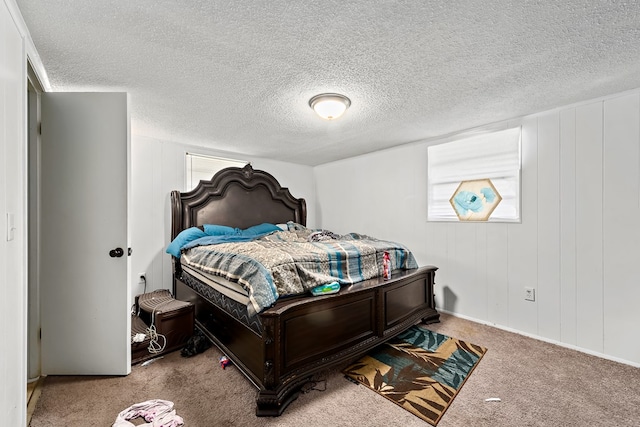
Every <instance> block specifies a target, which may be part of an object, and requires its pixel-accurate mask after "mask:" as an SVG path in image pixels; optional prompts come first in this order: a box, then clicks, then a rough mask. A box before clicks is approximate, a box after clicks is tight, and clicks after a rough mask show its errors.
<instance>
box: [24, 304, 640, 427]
mask: <svg viewBox="0 0 640 427" xmlns="http://www.w3.org/2000/svg"><path fill="white" fill-rule="evenodd" d="M428 328H429V329H431V330H433V331H435V332H439V333H441V334H445V335H448V336H451V337H455V338H458V339H461V340H465V341H469V342H472V343H474V344H477V345H480V346H483V347H486V348H488V349H489V351H488V352H487V353H486V354H485V356H484V357H483V358H482V361H481V362H480V363H479V364H478V366H477V367H476V369H475V370H474V371H473V374H472V375H471V376H470V377H469V378H468V379H467V381H466V383H465V385H464V387H462V389H461V390H460V392H459V393H458V395H457V396H456V398H455V400H454V401H453V403H452V404H451V406H450V407H449V409H448V410H447V412H446V413H445V414H444V416H443V417H442V419H441V420H440V422H439V423H438V427H453V426H456V427H458V426H474V427H478V426H492V427H496V426H590V427H593V426H607V427H610V426H617V427H620V426H637V425H638V420H640V369H638V368H635V367H631V366H628V365H623V364H619V363H616V362H612V361H609V360H604V359H600V358H597V357H594V356H589V355H587V354H584V353H580V352H577V351H573V350H569V349H566V348H562V347H558V346H555V345H552V344H548V343H544V342H541V341H537V340H534V339H531V338H526V337H523V336H521V335H517V334H513V333H509V332H506V331H503V330H500V329H496V328H492V327H489V326H485V325H480V324H477V323H474V322H470V321H467V320H463V319H459V318H456V317H452V316H448V315H442V322H441V323H439V324H432V325H429V326H428ZM220 356H221V353H220V352H219V350H218V349H216V348H215V347H214V348H211V349H209V350H207V351H206V352H204V353H202V354H199V355H197V356H195V357H192V358H186V359H185V358H182V357H180V354H179V352H174V353H171V354H169V355H167V356H165V357H164V358H163V359H160V360H157V361H156V362H154V363H152V364H149V365H147V366H144V367H143V366H140V365H136V366H134V367H133V370H132V373H131V374H130V375H129V376H127V377H48V378H46V380H45V381H44V387H43V389H42V393H41V396H40V399H39V400H38V403H37V405H36V409H35V412H34V414H33V417H32V420H31V424H30V426H31V427H44V426H46V427H75V426H110V425H111V424H112V423H113V422H114V421H115V419H116V416H117V415H118V413H119V412H120V411H121V410H123V409H125V408H126V407H128V406H130V405H132V404H134V403H138V402H142V401H145V400H149V399H165V400H170V401H172V402H174V403H175V409H176V411H177V414H178V415H180V416H181V417H183V418H184V420H185V425H186V426H192V427H210V426H238V427H240V426H279V427H294V426H295V427H297V426H301V425H303V426H306V427H313V426H328V425H331V426H356V425H357V426H398V427H413V426H421V427H424V426H427V425H428V424H426V423H425V422H424V421H422V420H420V419H419V418H417V417H416V416H415V415H413V414H411V413H409V412H407V411H405V410H404V409H402V408H400V407H399V406H397V405H395V404H393V403H392V402H389V401H388V400H387V399H385V398H384V397H382V396H380V395H378V394H376V393H373V392H371V390H368V389H367V388H365V386H363V385H358V384H354V383H352V382H350V381H348V380H346V379H345V378H344V376H343V374H342V373H341V372H340V370H341V369H343V368H344V367H345V366H342V367H336V368H335V369H332V370H329V371H326V372H322V373H321V374H320V375H319V376H318V378H319V379H323V380H326V390H324V391H317V390H315V389H322V388H323V387H324V385H325V382H317V383H316V384H315V387H309V389H310V391H309V392H307V393H304V394H302V395H301V396H300V397H299V398H298V399H297V400H296V401H294V402H293V403H292V404H291V405H290V406H289V408H287V410H286V411H285V413H284V414H283V415H282V416H280V417H278V418H256V416H255V402H254V399H255V394H256V393H255V388H254V387H253V386H252V385H251V383H250V382H249V381H248V380H246V379H245V377H244V376H242V375H241V374H240V373H239V372H238V370H237V369H236V368H235V367H233V366H229V367H227V368H226V369H222V368H221V367H220V365H219V363H218V360H219V358H220ZM314 388H315V389H314ZM492 397H498V398H500V399H501V401H500V402H487V401H485V399H487V398H492Z"/></svg>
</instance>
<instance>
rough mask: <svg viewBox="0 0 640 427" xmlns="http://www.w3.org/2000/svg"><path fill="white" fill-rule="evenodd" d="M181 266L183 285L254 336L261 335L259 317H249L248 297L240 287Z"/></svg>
mask: <svg viewBox="0 0 640 427" xmlns="http://www.w3.org/2000/svg"><path fill="white" fill-rule="evenodd" d="M181 264H182V275H181V279H182V282H183V283H184V284H186V285H187V286H189V287H190V288H191V289H193V290H194V291H196V292H197V293H198V294H200V295H201V296H202V297H204V298H205V299H206V300H207V301H209V302H210V303H211V304H213V305H215V306H217V307H218V308H219V309H221V310H223V311H224V312H226V313H227V314H229V315H230V316H232V317H233V318H235V319H236V320H238V321H240V322H241V323H243V324H244V325H245V326H247V327H248V328H249V329H251V330H252V331H253V332H255V333H256V334H258V335H262V323H260V316H257V315H255V314H253V315H249V312H248V310H247V302H248V301H249V297H248V295H247V292H246V291H245V290H244V289H243V288H242V286H240V285H238V284H237V283H234V282H231V281H229V280H226V279H224V278H222V277H218V276H209V275H207V274H206V273H203V272H201V271H197V270H194V269H193V268H190V267H189V266H188V265H185V264H183V263H181ZM207 276H209V277H207Z"/></svg>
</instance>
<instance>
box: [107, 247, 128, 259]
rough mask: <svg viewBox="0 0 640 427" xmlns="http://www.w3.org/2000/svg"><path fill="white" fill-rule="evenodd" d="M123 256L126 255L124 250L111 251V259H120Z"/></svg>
mask: <svg viewBox="0 0 640 427" xmlns="http://www.w3.org/2000/svg"><path fill="white" fill-rule="evenodd" d="M122 255H124V251H123V250H122V248H115V249H111V250H110V251H109V256H110V257H111V258H120V257H121V256H122Z"/></svg>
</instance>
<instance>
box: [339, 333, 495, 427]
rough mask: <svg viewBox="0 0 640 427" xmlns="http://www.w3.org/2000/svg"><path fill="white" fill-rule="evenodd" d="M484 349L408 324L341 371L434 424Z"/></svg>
mask: <svg viewBox="0 0 640 427" xmlns="http://www.w3.org/2000/svg"><path fill="white" fill-rule="evenodd" d="M486 351H487V349H486V348H484V347H481V346H478V345H475V344H470V343H467V342H465V341H461V340H459V339H456V338H451V337H448V336H446V335H442V334H439V333H437V332H433V331H430V330H428V329H425V328H421V327H419V326H412V327H411V328H409V329H408V330H407V331H405V332H403V333H402V334H400V335H398V336H397V337H396V338H394V339H392V340H391V341H389V342H387V343H385V344H382V345H381V346H378V347H376V348H375V349H373V350H372V351H371V352H369V354H368V355H366V356H364V357H363V358H361V359H360V360H358V361H357V362H355V363H354V364H352V365H351V366H349V367H347V368H346V369H345V370H344V371H343V372H344V374H345V375H346V376H347V377H350V378H352V379H354V380H355V381H357V382H359V383H362V384H364V385H366V386H367V387H369V388H371V389H372V390H373V391H375V392H376V393H378V394H381V395H382V396H384V397H386V398H387V399H389V400H391V401H392V402H394V403H396V404H398V405H400V406H401V407H403V408H404V409H406V410H407V411H409V412H411V413H413V414H414V415H417V416H418V417H420V418H422V419H423V420H425V421H426V422H428V423H429V424H431V425H434V426H435V425H436V424H437V423H438V421H440V418H441V417H442V415H443V414H444V412H445V411H446V410H447V408H448V407H449V404H451V402H452V401H453V398H454V397H455V396H456V394H457V393H458V391H459V390H460V388H461V387H462V385H463V384H464V382H465V381H466V379H467V377H468V376H469V375H471V372H472V371H473V369H474V368H475V367H476V366H477V364H478V362H479V361H480V359H481V358H482V356H483V355H484V354H485V353H486Z"/></svg>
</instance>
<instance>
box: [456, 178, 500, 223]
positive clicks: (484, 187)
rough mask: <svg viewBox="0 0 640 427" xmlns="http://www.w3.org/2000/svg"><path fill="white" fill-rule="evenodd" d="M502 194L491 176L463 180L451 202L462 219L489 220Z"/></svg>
mask: <svg viewBox="0 0 640 427" xmlns="http://www.w3.org/2000/svg"><path fill="white" fill-rule="evenodd" d="M501 201H502V196H500V193H498V190H496V188H495V187H494V186H493V183H492V182H491V180H490V179H489V178H484V179H474V180H469V181H462V182H461V183H460V185H458V188H457V189H456V191H454V192H453V195H452V196H451V199H450V200H449V203H451V206H452V207H453V209H454V210H455V211H456V215H457V216H458V219H459V220H460V221H487V220H488V219H489V217H490V216H491V214H492V213H493V211H494V209H495V208H496V206H498V204H499V203H500V202H501Z"/></svg>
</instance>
